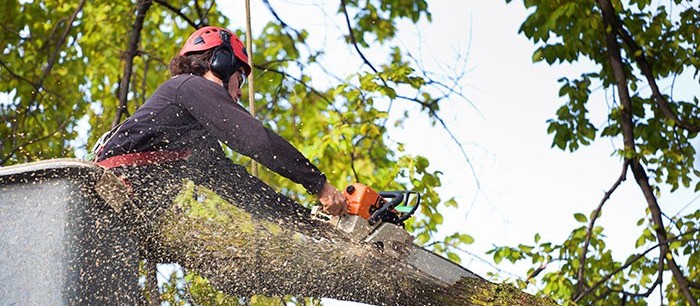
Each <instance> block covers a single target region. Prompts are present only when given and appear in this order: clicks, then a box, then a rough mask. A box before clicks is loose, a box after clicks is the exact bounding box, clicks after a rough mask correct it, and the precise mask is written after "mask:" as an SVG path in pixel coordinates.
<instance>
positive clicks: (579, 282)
mask: <svg viewBox="0 0 700 306" xmlns="http://www.w3.org/2000/svg"><path fill="white" fill-rule="evenodd" d="M628 166H629V162H628V161H627V160H625V161H624V163H623V165H622V172H621V173H620V176H619V177H618V178H617V181H615V183H614V184H613V186H612V187H611V188H610V190H608V191H607V192H606V193H605V195H604V196H603V199H602V200H601V201H600V203H599V204H598V207H596V209H595V210H594V211H593V214H592V215H591V220H590V221H589V222H588V231H586V240H585V242H584V243H583V247H582V248H581V255H580V258H579V267H578V273H577V274H578V275H577V284H576V293H575V294H574V296H578V295H579V294H580V293H581V292H582V291H583V287H584V281H583V271H584V268H585V264H586V255H587V254H588V246H589V245H590V243H591V237H592V236H593V226H594V225H595V222H596V220H598V217H600V211H601V210H602V209H603V205H604V204H605V202H607V201H608V199H610V196H611V195H612V194H613V192H615V190H617V187H619V186H620V184H622V182H623V181H625V179H626V178H627V168H628Z"/></svg>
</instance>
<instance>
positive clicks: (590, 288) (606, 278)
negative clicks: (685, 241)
mask: <svg viewBox="0 0 700 306" xmlns="http://www.w3.org/2000/svg"><path fill="white" fill-rule="evenodd" d="M698 231H700V229H694V230H692V231H688V232H685V233H682V234H680V235H678V236H674V237H671V238H669V239H666V240H664V241H660V242H659V243H657V244H655V245H653V246H652V247H650V248H648V249H647V250H646V251H644V252H642V253H640V254H637V256H634V257H633V258H631V259H629V260H628V261H627V262H626V263H625V264H624V265H622V266H620V267H619V268H617V269H615V270H613V271H612V272H610V273H609V274H608V275H606V276H605V277H603V278H601V279H600V280H598V281H597V282H596V283H595V284H593V285H592V286H590V287H588V288H586V290H584V291H583V292H581V294H579V295H578V296H576V297H574V299H573V301H574V302H578V301H580V300H581V299H583V298H584V297H585V296H587V295H588V294H590V293H591V292H593V290H594V289H595V288H597V287H599V286H600V285H602V284H604V283H605V282H607V281H608V280H609V279H610V278H612V277H613V276H614V275H615V274H617V273H620V272H622V271H623V270H625V269H627V268H628V267H629V266H631V265H632V264H633V263H634V262H636V261H637V260H639V259H641V258H642V257H644V256H646V255H647V254H648V253H649V252H651V251H653V250H654V249H656V248H658V247H660V246H667V245H668V243H669V242H673V241H676V240H681V239H679V238H680V237H682V236H685V235H688V234H692V233H695V232H698ZM662 261H663V259H659V262H662ZM659 274H662V273H659ZM657 285H658V284H655V285H654V286H657Z"/></svg>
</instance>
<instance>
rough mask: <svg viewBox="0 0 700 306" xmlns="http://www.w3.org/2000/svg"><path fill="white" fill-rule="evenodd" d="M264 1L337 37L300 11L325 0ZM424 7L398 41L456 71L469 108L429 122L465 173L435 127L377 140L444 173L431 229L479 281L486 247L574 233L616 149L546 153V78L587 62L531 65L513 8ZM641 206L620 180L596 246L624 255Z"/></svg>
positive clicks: (255, 17) (671, 204)
mask: <svg viewBox="0 0 700 306" xmlns="http://www.w3.org/2000/svg"><path fill="white" fill-rule="evenodd" d="M251 2H253V3H252V7H251V12H252V24H253V31H252V32H253V33H256V32H259V30H257V29H258V28H259V27H260V25H261V24H263V23H264V22H267V21H268V20H270V18H272V17H271V16H270V15H269V14H268V13H267V9H266V8H265V7H263V6H262V3H261V2H260V1H251ZM271 2H272V4H273V6H274V7H275V8H276V9H277V10H278V12H279V13H280V17H281V18H282V19H283V20H285V21H286V22H287V23H289V24H290V25H291V26H292V27H297V28H304V29H307V30H308V31H309V32H310V33H311V36H312V37H311V39H312V41H313V40H314V39H316V40H317V41H318V43H331V42H333V41H334V40H336V41H337V40H340V38H339V37H340V36H339V35H340V34H338V33H337V32H336V31H337V30H338V26H337V24H339V18H340V17H338V16H334V15H328V16H324V15H322V14H320V13H319V14H318V15H314V14H313V13H310V10H311V12H314V11H318V10H314V9H313V8H309V5H308V4H309V3H314V4H315V5H319V6H330V7H332V6H334V5H337V1H322V0H316V1H301V0H298V1H292V0H290V1H271ZM243 3H244V2H243V1H228V2H227V3H220V4H219V5H220V7H221V9H222V11H223V12H224V13H225V14H227V16H229V17H230V18H231V19H232V28H237V27H238V28H241V29H245V15H244V6H243V5H244V4H243ZM429 7H430V11H431V12H432V17H433V22H432V23H430V24H426V23H422V24H421V25H420V26H419V27H416V26H414V25H411V24H408V23H405V24H403V23H402V24H401V25H402V26H401V28H400V29H401V33H402V34H401V36H400V38H399V43H400V44H402V45H404V46H405V48H406V49H405V50H411V53H412V54H414V55H415V56H417V57H418V58H420V59H421V61H422V63H423V64H424V65H425V67H426V68H428V69H430V70H432V71H435V72H437V73H440V72H444V73H447V74H449V73H450V71H454V70H455V69H456V70H457V71H466V74H465V77H464V79H463V80H462V82H461V83H460V85H461V87H462V89H463V90H462V93H463V94H464V95H465V96H466V97H467V98H468V100H469V101H465V100H462V99H451V100H450V101H447V102H446V103H445V104H443V106H442V110H441V112H440V115H441V116H442V118H443V119H444V120H445V121H446V123H447V125H448V127H449V128H450V130H451V131H452V132H453V133H454V135H455V136H456V137H457V138H458V139H459V141H460V142H461V143H462V145H463V148H464V149H465V151H466V153H467V156H468V158H469V160H470V162H471V166H470V165H469V164H468V163H467V162H466V161H465V160H464V158H463V157H462V154H461V152H460V150H459V148H458V147H457V145H456V144H455V143H454V141H453V140H452V139H451V138H450V136H449V135H448V134H447V133H446V132H445V131H444V130H443V129H441V128H440V127H439V126H431V125H430V124H429V122H428V120H427V119H426V117H425V116H415V117H411V119H410V120H409V121H408V122H407V124H406V125H405V126H404V127H403V128H394V129H390V130H389V131H388V133H389V135H387V136H388V137H389V138H390V139H392V140H395V141H398V142H402V143H405V144H406V148H407V151H408V152H410V153H412V154H417V155H423V156H426V157H428V158H429V159H430V161H431V168H432V169H434V170H440V171H442V172H443V173H444V174H443V176H442V182H443V186H442V187H441V188H440V193H441V196H442V197H443V198H449V197H450V196H454V197H455V198H456V199H457V201H458V203H460V206H459V208H457V209H445V210H443V211H442V212H443V215H445V216H449V218H446V220H445V224H444V226H443V227H442V231H441V232H442V233H443V234H451V233H453V232H455V231H459V232H462V233H468V234H470V235H472V236H473V237H474V238H475V239H476V241H475V243H474V244H472V245H470V246H468V247H466V249H467V251H469V253H471V254H474V255H476V256H471V255H469V254H462V255H463V256H462V258H463V263H462V264H463V265H464V266H465V267H466V268H468V269H470V270H472V271H474V272H476V273H477V274H480V275H485V274H486V273H487V272H495V271H496V269H494V268H493V266H492V262H489V261H490V260H491V258H490V256H489V255H486V254H484V253H485V252H486V251H487V250H489V249H490V248H492V247H493V246H494V245H499V246H504V245H509V246H515V245H517V244H519V243H524V244H533V243H534V241H533V237H534V236H535V234H536V233H539V234H540V235H541V236H542V240H543V241H552V242H554V243H561V242H562V241H564V239H566V237H567V236H568V235H569V233H570V232H571V231H572V230H573V229H574V228H576V227H579V226H583V225H584V224H582V223H578V222H577V221H576V220H575V219H574V217H573V214H574V213H576V212H581V213H584V214H585V215H588V214H589V213H590V212H591V211H592V210H593V209H595V208H596V206H597V205H598V203H599V202H600V201H601V200H602V198H603V195H604V193H605V192H606V191H608V190H609V189H610V188H611V186H612V185H613V183H614V182H615V181H616V180H617V178H618V177H619V175H620V172H621V169H622V168H621V166H622V162H621V160H620V159H619V158H618V157H616V156H614V155H612V153H613V152H614V150H615V149H617V148H619V147H620V143H619V141H615V140H611V139H609V138H604V139H600V138H597V139H596V141H595V142H594V143H593V145H591V146H587V147H582V148H580V149H579V150H578V151H576V152H575V153H569V152H564V151H561V150H559V149H557V148H552V147H551V143H552V137H551V135H548V134H547V133H546V130H547V122H546V121H547V120H548V119H550V118H553V117H554V115H555V112H556V110H557V108H559V107H560V106H561V105H562V104H563V103H564V100H563V99H562V98H560V97H559V95H558V91H559V84H558V82H557V80H558V79H559V78H561V77H564V76H567V77H570V78H573V77H576V76H578V75H580V74H581V73H582V72H584V71H590V70H591V69H593V67H592V64H591V63H577V64H574V65H560V66H549V65H547V64H546V63H533V62H532V60H531V57H532V53H533V52H534V50H535V46H534V45H533V43H532V42H530V41H529V40H528V39H527V38H526V37H524V36H523V35H520V34H518V28H519V26H520V24H521V23H522V22H523V21H524V20H525V18H526V16H527V11H526V10H525V8H524V7H523V5H522V3H521V2H520V1H513V2H512V3H511V4H505V1H430V2H429ZM331 12H333V11H332V10H331ZM310 17H313V18H310ZM341 30H342V29H341ZM346 49H349V48H347V47H343V46H340V47H333V48H328V49H327V50H330V51H329V52H327V54H326V56H325V58H324V60H325V61H326V62H327V63H328V64H327V65H328V66H329V69H330V70H331V71H338V74H339V75H343V74H344V73H346V72H348V71H352V70H353V69H357V67H359V66H360V59H359V58H358V57H357V56H356V55H354V53H353V52H354V51H353V50H346ZM380 51H381V50H380ZM366 52H367V53H368V56H369V57H370V58H371V59H372V60H373V61H374V62H381V61H382V60H383V59H384V58H383V57H382V55H380V54H381V53H380V52H377V54H374V53H373V52H372V50H367V51H366ZM457 56H461V57H462V58H466V63H463V62H460V61H457V62H456V61H455V58H456V57H457ZM355 59H356V60H355ZM687 85H688V86H687V87H684V86H677V88H687V89H688V92H690V93H692V92H696V91H697V87H698V84H697V82H695V83H694V84H693V83H689V84H687ZM662 89H668V86H666V87H663V88H662ZM676 90H678V89H676ZM681 90H682V89H681ZM678 94H682V92H681V93H678ZM612 100H613V98H612V96H611V93H610V92H605V91H604V90H603V89H597V90H595V91H594V92H593V93H592V95H591V100H590V102H589V105H590V118H591V119H592V122H593V123H594V124H595V125H596V126H597V127H599V128H602V127H603V125H604V123H605V121H606V116H607V109H608V107H609V105H610V104H611V103H612ZM406 107H407V108H406V109H407V110H409V111H411V112H415V113H417V112H418V111H417V109H415V108H414V107H412V106H410V105H409V106H406ZM397 113H398V112H397ZM472 167H473V172H472ZM475 178H476V179H475ZM659 201H660V203H661V205H662V207H663V208H664V210H665V211H666V212H667V213H668V214H669V215H675V214H676V213H677V212H681V213H689V212H691V211H694V210H696V209H698V208H700V200H699V199H698V196H697V195H696V194H694V193H693V192H692V190H681V191H679V192H675V193H673V194H668V193H666V194H664V195H663V196H662V197H661V198H659ZM645 207H646V202H645V201H644V198H643V196H642V194H641V192H640V191H639V189H638V187H637V185H636V184H635V183H634V180H633V177H632V175H631V173H630V174H628V179H627V181H626V183H624V184H623V185H622V186H621V187H620V188H618V190H617V191H616V192H615V193H614V195H613V196H612V198H611V199H610V200H609V201H608V202H607V204H606V205H605V207H604V211H603V215H602V217H601V218H600V219H599V221H598V222H597V225H601V226H603V227H605V228H606V233H607V244H608V246H609V247H610V248H612V249H613V256H615V257H616V259H618V260H622V259H624V258H626V257H627V255H628V254H629V252H630V251H631V250H632V249H633V247H634V242H635V240H636V238H637V234H635V233H636V232H637V231H638V229H639V228H638V227H637V225H636V223H637V220H638V219H640V218H642V217H644V208H645ZM528 268H530V266H528V265H517V266H508V265H501V266H499V269H501V270H502V271H503V275H502V276H503V277H513V276H517V277H522V278H524V277H525V276H526V273H527V269H528ZM552 269H556V267H553V268H552Z"/></svg>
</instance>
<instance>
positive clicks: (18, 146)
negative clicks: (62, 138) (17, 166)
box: [0, 120, 70, 166]
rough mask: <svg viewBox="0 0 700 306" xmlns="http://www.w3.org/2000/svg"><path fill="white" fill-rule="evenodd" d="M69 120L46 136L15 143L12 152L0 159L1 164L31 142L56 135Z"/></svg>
mask: <svg viewBox="0 0 700 306" xmlns="http://www.w3.org/2000/svg"><path fill="white" fill-rule="evenodd" d="M69 121H70V120H66V121H64V122H63V123H61V124H60V125H59V126H58V128H57V129H56V130H55V131H53V132H51V133H49V134H47V135H44V136H42V137H39V138H35V139H30V140H27V141H25V142H23V143H21V144H19V145H15V146H14V148H12V150H11V151H10V153H8V154H7V155H5V157H3V158H2V159H0V166H2V165H4V164H5V163H6V162H7V161H8V160H10V158H12V155H14V154H15V153H17V151H19V150H20V149H22V148H23V147H25V146H28V145H30V144H32V143H36V142H41V141H44V140H46V139H49V138H51V137H53V136H54V135H56V133H59V132H61V131H63V128H64V127H66V125H67V124H68V122H69ZM13 138H14V139H15V140H16V137H13ZM15 143H16V142H15Z"/></svg>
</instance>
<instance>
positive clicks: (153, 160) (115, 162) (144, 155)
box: [96, 151, 192, 169]
mask: <svg viewBox="0 0 700 306" xmlns="http://www.w3.org/2000/svg"><path fill="white" fill-rule="evenodd" d="M190 155H192V152H191V151H152V152H138V153H130V154H124V155H117V156H112V157H110V158H107V159H105V160H102V161H99V162H96V164H97V165H99V166H101V167H103V168H107V169H112V168H116V167H123V166H143V165H154V164H162V163H166V162H170V161H176V160H185V159H187V158H189V157H190Z"/></svg>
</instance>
